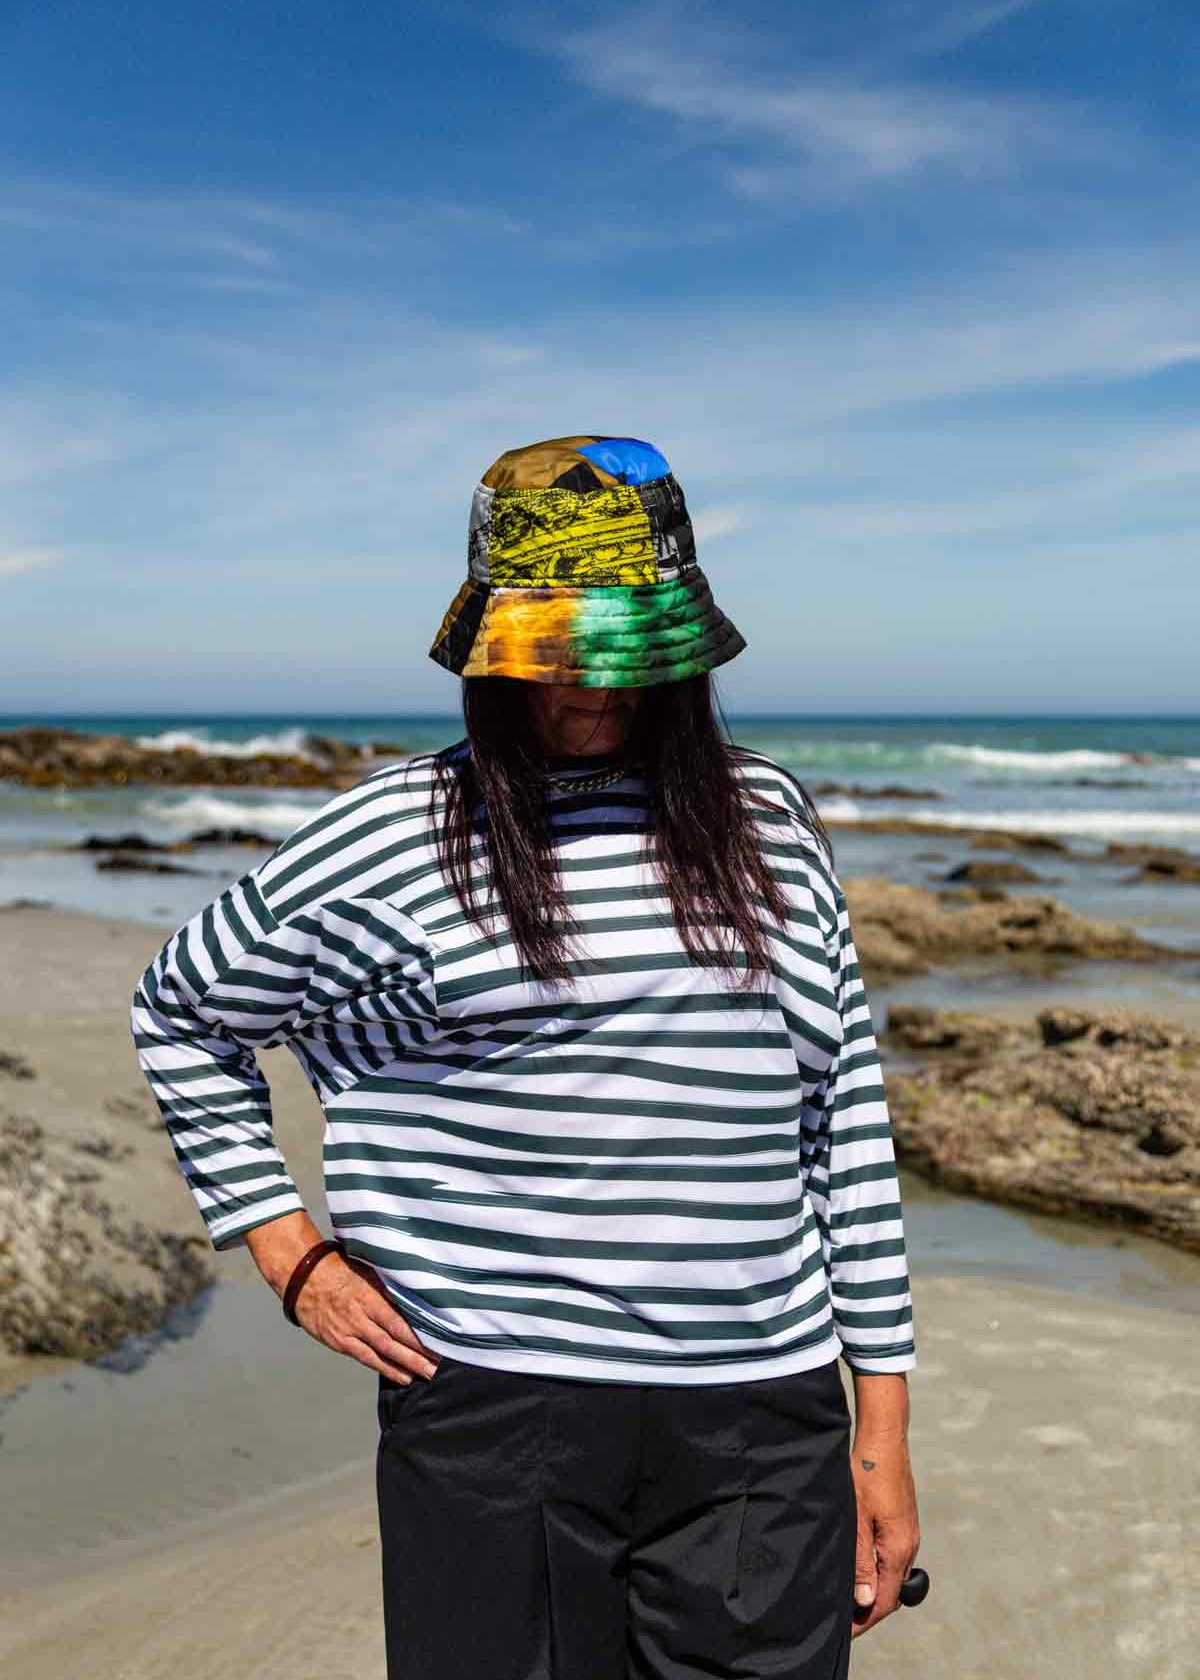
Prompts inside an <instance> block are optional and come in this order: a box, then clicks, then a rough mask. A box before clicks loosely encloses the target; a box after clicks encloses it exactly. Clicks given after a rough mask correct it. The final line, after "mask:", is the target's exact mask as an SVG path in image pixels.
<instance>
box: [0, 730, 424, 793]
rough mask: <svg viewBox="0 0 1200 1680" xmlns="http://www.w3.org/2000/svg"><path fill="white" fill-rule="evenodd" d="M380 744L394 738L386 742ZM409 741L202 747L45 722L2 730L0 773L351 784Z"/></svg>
mask: <svg viewBox="0 0 1200 1680" xmlns="http://www.w3.org/2000/svg"><path fill="white" fill-rule="evenodd" d="M380 745H381V746H384V745H387V744H386V743H380ZM390 756H396V757H402V756H403V749H401V748H398V747H397V748H392V747H390V746H388V750H387V751H386V752H382V753H381V752H379V751H378V750H377V749H376V748H375V747H373V746H358V745H356V744H354V743H352V742H349V741H335V740H333V739H332V738H331V737H329V736H324V735H310V736H308V737H306V739H305V741H304V745H303V750H302V751H300V752H292V753H287V752H284V753H273V752H272V753H256V754H253V755H251V756H245V755H242V754H232V753H221V752H206V751H204V750H202V749H201V748H199V747H190V746H183V747H153V746H148V747H144V746H139V745H138V743H137V742H136V741H134V740H131V739H130V738H129V737H128V736H125V735H89V734H84V733H81V732H80V731H78V730H72V729H59V728H56V727H53V726H50V725H38V726H35V727H29V728H21V729H4V730H0V780H8V781H14V782H19V783H21V784H22V785H23V786H25V787H44V788H78V787H124V786H126V785H127V784H134V783H138V784H140V783H148V784H151V785H154V784H158V785H161V786H164V787H297V788H300V787H305V788H319V787H328V788H334V789H336V788H342V787H350V786H352V785H353V784H354V783H355V782H356V781H358V780H359V779H360V778H361V777H362V776H364V775H366V774H367V772H368V771H369V770H371V769H372V768H373V767H374V766H375V765H376V763H377V762H379V760H380V759H385V760H386V758H387V757H390Z"/></svg>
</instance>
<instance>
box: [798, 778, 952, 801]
mask: <svg viewBox="0 0 1200 1680" xmlns="http://www.w3.org/2000/svg"><path fill="white" fill-rule="evenodd" d="M808 792H809V793H810V794H812V795H813V796H814V797H815V798H818V799H823V798H828V797H832V796H834V795H840V796H841V797H843V798H847V799H945V797H946V795H945V794H944V793H939V791H938V790H937V788H910V787H903V786H902V785H901V784H900V783H899V782H891V783H888V784H887V785H885V786H883V787H862V786H861V785H860V784H859V783H858V782H814V783H813V784H812V786H811V787H809V788H808Z"/></svg>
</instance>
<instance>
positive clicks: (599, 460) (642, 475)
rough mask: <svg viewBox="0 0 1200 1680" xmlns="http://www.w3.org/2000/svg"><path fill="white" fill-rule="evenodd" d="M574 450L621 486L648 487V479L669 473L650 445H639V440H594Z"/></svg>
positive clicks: (659, 456) (662, 476) (668, 468)
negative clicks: (618, 480) (640, 485)
mask: <svg viewBox="0 0 1200 1680" xmlns="http://www.w3.org/2000/svg"><path fill="white" fill-rule="evenodd" d="M577 447H578V452H579V454H580V455H586V456H587V458H588V460H589V461H594V462H595V464H596V466H598V467H603V468H604V471H605V472H607V473H611V474H612V475H613V477H614V478H619V479H620V480H621V482H622V483H623V484H649V483H650V481H651V479H654V478H665V477H666V476H667V474H668V473H669V472H670V470H671V469H670V467H669V466H668V465H667V463H666V462H665V461H664V460H663V458H662V456H661V455H660V454H659V453H658V450H657V449H655V447H654V445H653V444H652V443H643V442H642V440H641V438H597V439H596V441H595V443H583V444H579V445H578V446H577Z"/></svg>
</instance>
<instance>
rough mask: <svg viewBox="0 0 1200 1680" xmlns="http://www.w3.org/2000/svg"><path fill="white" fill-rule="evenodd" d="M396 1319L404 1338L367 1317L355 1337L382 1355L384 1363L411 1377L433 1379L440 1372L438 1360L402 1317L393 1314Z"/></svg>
mask: <svg viewBox="0 0 1200 1680" xmlns="http://www.w3.org/2000/svg"><path fill="white" fill-rule="evenodd" d="M392 1317H393V1318H394V1319H395V1321H396V1322H397V1324H399V1325H400V1326H401V1327H402V1329H403V1332H404V1334H403V1336H400V1335H393V1334H392V1332H391V1331H390V1330H389V1329H387V1328H386V1326H384V1325H383V1324H381V1323H380V1322H379V1321H378V1320H377V1319H375V1318H371V1317H369V1316H368V1315H367V1314H366V1313H364V1314H363V1317H362V1320H361V1322H360V1323H359V1324H358V1325H356V1327H355V1330H354V1334H355V1336H356V1337H357V1338H358V1339H359V1340H360V1341H363V1342H365V1343H366V1344H367V1346H368V1347H369V1348H371V1349H373V1351H374V1352H375V1353H376V1354H378V1355H379V1357H380V1358H381V1359H384V1360H386V1361H388V1363H390V1364H392V1365H395V1366H397V1367H398V1368H399V1369H400V1370H402V1371H406V1372H408V1373H410V1374H411V1373H413V1372H415V1373H416V1374H417V1375H418V1376H421V1377H432V1376H433V1375H434V1373H435V1372H436V1371H437V1360H436V1357H431V1356H430V1355H429V1354H428V1353H427V1352H426V1350H425V1349H424V1348H423V1347H422V1346H421V1344H420V1342H418V1340H417V1338H416V1336H414V1335H413V1332H412V1330H411V1329H410V1328H409V1326H408V1325H407V1324H405V1322H404V1320H403V1319H402V1318H400V1316H399V1314H396V1313H393V1315H392Z"/></svg>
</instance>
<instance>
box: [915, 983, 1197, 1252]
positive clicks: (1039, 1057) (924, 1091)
mask: <svg viewBox="0 0 1200 1680" xmlns="http://www.w3.org/2000/svg"><path fill="white" fill-rule="evenodd" d="M884 1043H885V1045H887V1046H889V1047H890V1046H893V1045H894V1046H896V1047H898V1048H900V1049H903V1050H906V1051H914V1052H917V1053H919V1054H920V1055H922V1056H923V1057H926V1058H927V1060H925V1061H924V1064H923V1065H922V1066H921V1067H920V1069H919V1070H918V1071H916V1072H896V1073H893V1074H891V1075H889V1077H888V1081H887V1089H888V1099H889V1107H890V1110H891V1115H892V1125H893V1133H894V1136H895V1142H896V1153H897V1157H898V1159H900V1160H901V1161H902V1162H903V1163H904V1164H905V1165H906V1166H909V1167H912V1168H914V1169H915V1170H917V1171H919V1172H923V1173H925V1174H926V1175H927V1176H929V1177H930V1178H932V1179H934V1180H936V1181H937V1182H938V1183H940V1184H943V1185H945V1186H946V1187H947V1188H949V1189H953V1190H959V1191H969V1192H971V1193H973V1194H976V1195H980V1196H987V1197H989V1198H991V1199H992V1200H995V1201H1000V1202H1009V1203H1013V1204H1015V1205H1017V1206H1021V1207H1028V1208H1036V1209H1039V1210H1040V1211H1042V1212H1046V1213H1066V1214H1081V1215H1087V1216H1090V1217H1094V1218H1099V1219H1105V1220H1112V1221H1116V1222H1119V1223H1121V1224H1123V1225H1126V1226H1130V1227H1133V1228H1135V1229H1138V1230H1141V1231H1144V1232H1146V1233H1148V1234H1150V1235H1153V1236H1156V1237H1160V1238H1162V1239H1163V1240H1164V1241H1166V1242H1170V1243H1173V1244H1175V1245H1177V1246H1178V1247H1180V1248H1185V1249H1188V1250H1190V1251H1192V1252H1197V1253H1200V1034H1197V1033H1194V1032H1191V1031H1189V1030H1188V1029H1187V1028H1185V1027H1182V1026H1176V1025H1175V1024H1173V1023H1171V1022H1168V1021H1162V1020H1158V1019H1155V1018H1154V1017H1151V1016H1146V1015H1139V1014H1136V1013H1133V1012H1131V1011H1127V1010H1122V1009H1083V1008H1076V1007H1068V1006H1058V1007H1054V1008H1050V1009H1044V1010H1042V1012H1041V1013H1040V1014H1039V1015H1038V1016H1037V1018H1036V1022H1035V1023H1028V1022H1013V1021H1009V1020H1004V1019H997V1018H994V1017H990V1016H987V1015H976V1014H971V1013H967V1012H961V1013H960V1012H955V1011H943V1010H931V1009H921V1008H918V1007H916V1006H912V1005H908V1006H903V1007H901V1006H896V1007H895V1008H893V1009H892V1011H891V1012H890V1015H889V1019H888V1028H887V1032H886V1033H885V1034H884Z"/></svg>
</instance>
